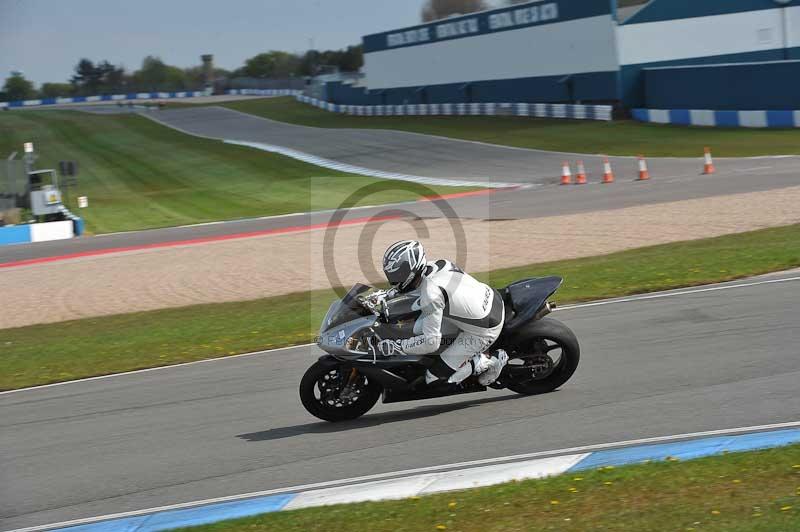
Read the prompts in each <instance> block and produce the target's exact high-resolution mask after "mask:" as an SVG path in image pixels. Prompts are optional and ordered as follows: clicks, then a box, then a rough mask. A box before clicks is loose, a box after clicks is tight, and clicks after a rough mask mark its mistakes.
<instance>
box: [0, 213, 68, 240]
mask: <svg viewBox="0 0 800 532" xmlns="http://www.w3.org/2000/svg"><path fill="white" fill-rule="evenodd" d="M76 220H77V221H76ZM82 227H83V220H81V219H80V218H77V217H75V219H71V220H63V221H60V222H45V223H40V224H21V225H7V226H3V227H0V245H5V244H29V243H31V242H47V241H49V240H64V239H67V238H72V237H74V236H77V234H79V233H76V229H77V231H80V230H81V228H82Z"/></svg>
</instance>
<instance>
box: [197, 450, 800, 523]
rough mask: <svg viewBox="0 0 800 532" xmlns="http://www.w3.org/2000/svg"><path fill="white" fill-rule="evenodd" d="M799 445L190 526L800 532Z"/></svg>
mask: <svg viewBox="0 0 800 532" xmlns="http://www.w3.org/2000/svg"><path fill="white" fill-rule="evenodd" d="M799 464H800V445H793V446H789V447H783V448H777V449H770V450H765V451H752V452H743V453H731V454H723V455H718V456H711V457H706V458H700V459H697V460H691V461H687V462H676V461H659V462H652V463H648V464H636V465H630V466H623V467H616V468H610V469H608V468H604V469H596V470H591V471H582V472H577V473H568V474H565V475H561V476H557V477H552V478H547V479H542V480H528V481H522V482H511V483H508V484H501V485H498V486H490V487H486V488H479V489H472V490H464V491H457V492H451V493H441V494H436V495H430V496H426V497H412V498H408V499H403V500H397V501H382V502H367V503H357V504H349V505H343V504H339V505H334V506H325V507H317V508H308V509H303V510H294V511H287V512H277V513H271V514H265V515H261V516H254V517H247V518H242V519H237V520H232V521H223V522H220V523H215V524H212V525H205V526H198V527H192V528H184V529H181V530H184V531H187V530H191V531H193V532H235V531H239V530H243V531H244V530H246V531H248V532H267V531H272V530H275V531H277V530H280V531H281V532H291V531H301V530H302V531H309V532H313V531H324V530H325V531H327V530H370V531H376V532H378V531H392V532H406V531H408V532H411V531H413V532H418V531H426V530H429V531H432V532H437V531H439V530H449V531H461V532H490V531H498V532H500V531H502V532H507V531H517V530H527V531H537V530H569V531H588V530H603V531H608V532H641V531H647V532H660V531H665V532H666V531H669V532H673V531H689V532H691V531H698V532H699V531H708V532H711V531H719V532H721V531H725V532H745V531H747V532H755V531H762V532H789V531H791V530H800V465H799Z"/></svg>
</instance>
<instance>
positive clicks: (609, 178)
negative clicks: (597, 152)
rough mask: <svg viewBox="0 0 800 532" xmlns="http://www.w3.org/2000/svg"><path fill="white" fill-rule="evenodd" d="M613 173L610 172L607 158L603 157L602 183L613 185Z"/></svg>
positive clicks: (609, 163)
mask: <svg viewBox="0 0 800 532" xmlns="http://www.w3.org/2000/svg"><path fill="white" fill-rule="evenodd" d="M613 182H614V172H612V171H611V162H610V161H609V160H608V157H603V183H613Z"/></svg>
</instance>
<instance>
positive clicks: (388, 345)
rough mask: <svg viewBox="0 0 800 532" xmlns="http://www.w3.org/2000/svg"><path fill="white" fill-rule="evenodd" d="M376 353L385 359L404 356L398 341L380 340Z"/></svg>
mask: <svg viewBox="0 0 800 532" xmlns="http://www.w3.org/2000/svg"><path fill="white" fill-rule="evenodd" d="M378 351H380V352H381V354H382V355H383V356H385V357H390V356H394V355H403V354H405V353H403V347H402V345H401V344H400V340H381V341H380V342H378Z"/></svg>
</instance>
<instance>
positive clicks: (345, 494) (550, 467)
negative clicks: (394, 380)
mask: <svg viewBox="0 0 800 532" xmlns="http://www.w3.org/2000/svg"><path fill="white" fill-rule="evenodd" d="M781 425H782V426H791V427H792V428H788V429H781V430H772V431H769V432H749V433H743V434H738V435H726V436H715V437H705V438H699V439H693V440H688V441H671V442H669V443H659V444H654V445H637V446H633V447H618V448H606V449H603V450H598V451H594V452H582V453H575V451H577V450H579V449H572V454H560V455H555V452H554V453H547V452H544V453H534V454H533V455H528V456H518V457H508V458H504V459H497V460H482V461H477V462H470V463H465V464H453V465H452V466H449V467H450V468H449V469H447V470H444V469H445V467H442V468H423V469H418V470H415V471H408V472H405V473H406V475H405V476H399V475H401V473H403V472H400V473H396V474H394V475H392V474H386V475H375V476H373V477H362V478H360V479H350V480H349V481H341V482H327V483H325V482H322V483H319V484H316V485H311V486H306V487H301V488H298V489H296V490H294V491H292V490H291V489H289V490H273V491H271V492H262V493H260V494H250V495H249V496H247V497H246V498H245V496H241V497H235V496H234V497H226V498H222V499H217V500H215V501H205V505H203V506H200V504H202V503H194V506H193V507H191V505H189V504H186V505H176V506H173V507H170V508H169V509H161V510H150V511H148V510H143V511H140V512H130V513H128V514H125V515H124V516H116V517H117V518H114V516H105V517H96V518H92V519H85V520H79V521H72V522H69V523H59V524H56V525H52V526H48V527H34V529H35V530H45V529H56V530H57V531H58V532H62V531H63V532H67V531H69V532H124V531H136V532H154V531H158V530H167V529H171V528H178V527H187V526H196V525H203V524H208V523H215V522H218V521H223V520H226V519H234V518H239V517H248V516H252V515H258V514H263V513H269V512H278V511H283V510H296V509H299V508H310V507H313V506H325V505H331V504H343V503H353V502H364V501H377V500H387V499H403V498H406V497H414V496H419V495H428V494H431V493H438V492H444V491H454V490H463V489H469V488H475V487H481V486H489V485H492V484H499V483H502V482H510V481H512V480H524V479H532V478H543V477H548V476H553V475H560V474H563V473H570V472H574V471H583V470H588V469H596V468H599V467H605V466H612V465H625V464H634V463H640V462H644V461H648V460H664V459H666V458H670V457H673V458H677V459H681V460H689V459H693V458H700V457H703V456H710V455H714V454H720V453H723V452H737V451H749V450H754V449H767V448H771V447H778V446H781V445H789V444H793V443H798V442H800V428H795V427H797V426H798V425H800V423H784V424H781ZM687 436H689V435H685V436H684V437H687ZM670 438H678V436H675V437H667V438H653V439H655V440H658V439H662V440H663V439H670ZM593 447H594V448H598V447H608V446H593ZM584 449H585V448H584ZM566 451H567V452H568V451H570V450H566ZM562 452H564V451H562ZM534 455H535V456H536V457H534V458H531V457H532V456H534ZM548 455H550V456H548ZM486 464H489V465H486ZM468 466H470V467H468ZM474 466H477V467H474ZM456 467H460V469H455V468H456ZM465 467H468V468H466V469H465ZM376 477H378V478H379V479H376ZM326 486H332V487H326ZM27 531H28V532H33V529H27ZM12 532H22V531H12Z"/></svg>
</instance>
